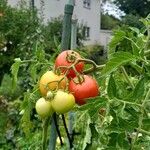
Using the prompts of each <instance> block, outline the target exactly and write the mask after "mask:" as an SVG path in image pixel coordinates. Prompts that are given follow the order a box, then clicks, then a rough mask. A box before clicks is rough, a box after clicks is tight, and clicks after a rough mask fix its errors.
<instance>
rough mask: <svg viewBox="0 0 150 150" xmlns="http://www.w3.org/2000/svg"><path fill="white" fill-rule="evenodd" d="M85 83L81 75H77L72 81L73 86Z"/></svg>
mask: <svg viewBox="0 0 150 150" xmlns="http://www.w3.org/2000/svg"><path fill="white" fill-rule="evenodd" d="M84 81H85V79H84V76H83V75H78V76H77V77H75V78H74V79H73V82H74V83H75V84H82V83H83V82H84Z"/></svg>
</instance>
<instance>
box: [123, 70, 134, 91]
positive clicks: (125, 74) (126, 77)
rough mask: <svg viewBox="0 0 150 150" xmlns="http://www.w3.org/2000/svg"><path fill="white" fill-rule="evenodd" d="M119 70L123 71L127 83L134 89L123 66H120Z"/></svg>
mask: <svg viewBox="0 0 150 150" xmlns="http://www.w3.org/2000/svg"><path fill="white" fill-rule="evenodd" d="M121 71H122V73H123V75H124V77H125V79H126V80H127V82H128V83H129V85H130V86H131V88H132V89H134V85H133V83H132V82H131V81H130V79H129V76H128V74H127V72H126V70H125V68H124V67H121Z"/></svg>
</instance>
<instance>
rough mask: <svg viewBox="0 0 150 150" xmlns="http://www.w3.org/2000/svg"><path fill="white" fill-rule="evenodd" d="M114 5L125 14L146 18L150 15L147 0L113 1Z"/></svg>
mask: <svg viewBox="0 0 150 150" xmlns="http://www.w3.org/2000/svg"><path fill="white" fill-rule="evenodd" d="M114 3H115V4H116V5H117V6H118V7H119V9H120V10H122V11H124V12H125V13H126V14H133V15H139V16H141V17H146V16H147V15H148V14H149V13H150V1H149V0H114Z"/></svg>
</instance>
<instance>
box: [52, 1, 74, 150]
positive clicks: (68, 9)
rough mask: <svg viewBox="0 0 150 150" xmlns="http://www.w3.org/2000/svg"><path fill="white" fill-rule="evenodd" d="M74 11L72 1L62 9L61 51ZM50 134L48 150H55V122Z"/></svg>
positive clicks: (69, 31) (65, 48) (66, 41)
mask: <svg viewBox="0 0 150 150" xmlns="http://www.w3.org/2000/svg"><path fill="white" fill-rule="evenodd" d="M73 9H74V0H68V2H67V4H66V5H65V9H64V19H63V32H62V41H61V49H62V51H63V50H67V49H69V47H70V46H69V44H70V37H71V19H72V14H73ZM52 118H53V119H52V120H54V115H53V116H52ZM50 132H51V134H50V141H49V150H55V147H56V138H57V133H56V128H55V122H54V121H52V124H51V131H50Z"/></svg>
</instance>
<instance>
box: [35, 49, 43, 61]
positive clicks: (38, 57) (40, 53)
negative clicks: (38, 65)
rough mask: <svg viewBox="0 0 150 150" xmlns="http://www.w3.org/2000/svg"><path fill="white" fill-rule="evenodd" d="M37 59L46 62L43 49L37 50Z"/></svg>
mask: <svg viewBox="0 0 150 150" xmlns="http://www.w3.org/2000/svg"><path fill="white" fill-rule="evenodd" d="M36 57H37V59H38V60H39V61H40V62H42V61H44V60H45V51H44V50H42V49H37V51H36Z"/></svg>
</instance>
